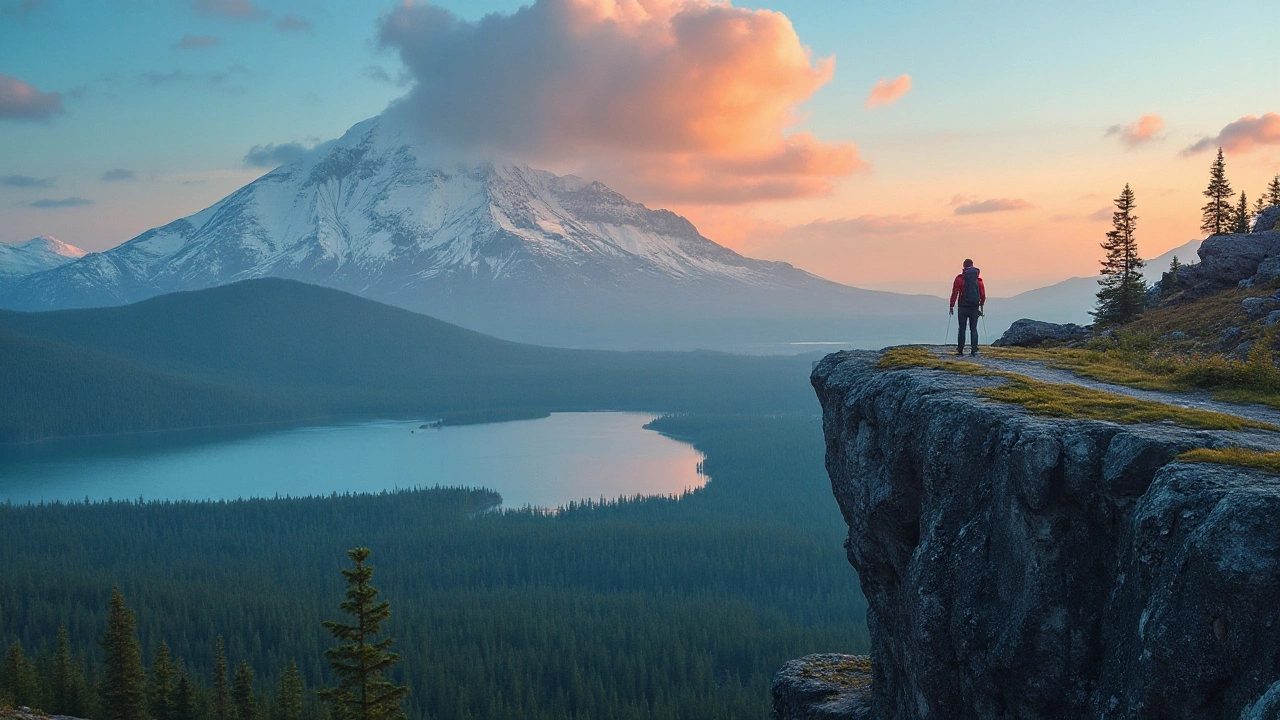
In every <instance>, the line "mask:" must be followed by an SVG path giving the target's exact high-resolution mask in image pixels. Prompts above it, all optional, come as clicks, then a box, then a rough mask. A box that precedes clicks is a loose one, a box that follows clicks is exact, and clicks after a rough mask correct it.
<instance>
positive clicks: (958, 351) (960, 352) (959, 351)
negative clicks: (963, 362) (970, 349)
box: [956, 348, 964, 357]
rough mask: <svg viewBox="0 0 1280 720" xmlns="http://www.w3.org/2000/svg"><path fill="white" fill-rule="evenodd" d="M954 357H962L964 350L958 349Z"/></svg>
mask: <svg viewBox="0 0 1280 720" xmlns="http://www.w3.org/2000/svg"><path fill="white" fill-rule="evenodd" d="M956 355H959V356H961V357H963V356H964V348H960V349H959V350H957V351H956Z"/></svg>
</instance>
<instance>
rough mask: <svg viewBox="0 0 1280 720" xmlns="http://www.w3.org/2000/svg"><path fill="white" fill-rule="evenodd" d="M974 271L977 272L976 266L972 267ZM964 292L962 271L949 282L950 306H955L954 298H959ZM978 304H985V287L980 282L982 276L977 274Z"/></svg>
mask: <svg viewBox="0 0 1280 720" xmlns="http://www.w3.org/2000/svg"><path fill="white" fill-rule="evenodd" d="M972 270H973V271H974V272H979V270H978V268H972ZM963 293H964V273H963V272H962V273H960V274H959V275H957V276H956V281H955V282H953V283H951V307H953V308H954V307H955V306H956V300H958V299H960V295H961V294H963ZM978 297H979V300H978V305H986V304H987V287H986V286H985V285H983V284H982V276H981V275H979V276H978Z"/></svg>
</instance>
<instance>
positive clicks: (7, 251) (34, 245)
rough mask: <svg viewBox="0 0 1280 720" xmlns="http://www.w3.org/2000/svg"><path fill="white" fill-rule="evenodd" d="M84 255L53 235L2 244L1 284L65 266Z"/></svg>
mask: <svg viewBox="0 0 1280 720" xmlns="http://www.w3.org/2000/svg"><path fill="white" fill-rule="evenodd" d="M84 254H85V252H84V250H81V249H80V248H78V247H76V246H75V245H71V244H69V243H64V242H62V241H61V240H59V239H58V238H56V237H53V236H51V235H41V236H40V237H38V238H33V239H31V240H28V241H26V242H24V243H19V244H13V245H10V244H8V243H0V283H5V282H13V281H15V280H17V279H19V278H23V277H26V276H27V275H31V274H34V273H38V272H41V271H44V270H49V269H51V268H56V267H58V266H60V265H65V264H67V263H69V262H71V261H73V260H76V259H78V258H81V257H84Z"/></svg>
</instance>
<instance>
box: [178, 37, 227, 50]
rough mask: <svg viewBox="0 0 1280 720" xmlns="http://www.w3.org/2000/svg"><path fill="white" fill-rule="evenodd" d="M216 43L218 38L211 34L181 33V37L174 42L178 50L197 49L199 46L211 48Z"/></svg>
mask: <svg viewBox="0 0 1280 720" xmlns="http://www.w3.org/2000/svg"><path fill="white" fill-rule="evenodd" d="M217 44H218V38H216V37H214V36H212V35H191V34H187V35H183V36H182V39H181V40H179V41H178V42H177V43H175V44H174V47H175V48H177V49H179V50H199V49H201V48H211V47H214V46H216V45H217Z"/></svg>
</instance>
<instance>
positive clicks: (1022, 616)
mask: <svg viewBox="0 0 1280 720" xmlns="http://www.w3.org/2000/svg"><path fill="white" fill-rule="evenodd" d="M876 358H877V356H876V354H874V353H837V354H834V355H830V356H828V357H827V358H825V359H824V360H823V361H822V362H821V363H819V364H818V365H817V366H816V367H815V369H814V372H813V376H812V381H813V385H814V388H815V390H816V391H817V394H818V398H819V399H820V401H821V403H822V407H823V431H824V433H825V435H826V442H827V456H826V462H827V470H828V472H829V474H830V477H831V483H832V490H833V492H834V494H835V497H836V499H837V501H838V503H839V505H840V509H841V512H842V513H843V515H844V519H845V521H846V523H847V524H848V526H849V535H848V540H847V544H846V548H847V550H848V556H849V561H850V563H851V564H852V565H853V566H854V567H855V568H856V569H857V571H858V577H859V580H860V582H861V585H862V589H863V593H864V594H865V595H866V598H867V601H868V604H869V608H868V611H867V625H868V630H869V632H870V636H871V657H872V659H873V676H874V678H873V682H872V686H871V688H872V690H871V693H872V702H871V704H872V707H871V716H872V717H876V718H885V719H895V720H908V719H911V720H914V719H917V718H921V719H922V718H975V719H976V718H982V719H983V720H989V719H997V718H1020V719H1027V718H1071V717H1082V718H1083V717H1090V718H1104V719H1106V720H1118V719H1121V718H1132V719H1134V720H1136V719H1137V718H1232V719H1234V718H1239V717H1241V716H1242V713H1250V712H1254V711H1255V710H1256V711H1257V713H1263V714H1262V715H1259V716H1260V717H1273V716H1272V715H1266V714H1265V713H1266V712H1268V710H1267V708H1272V707H1275V706H1276V705H1278V704H1280V691H1278V690H1272V691H1271V692H1270V693H1268V690H1269V688H1272V686H1273V684H1275V683H1276V682H1277V681H1280V523H1277V522H1276V518H1277V517H1280V482H1278V481H1277V478H1276V477H1275V476H1272V475H1267V474H1263V473H1261V472H1257V471H1251V470H1242V469H1237V468H1228V467H1224V466H1217V465H1208V464H1183V463H1177V462H1174V457H1175V456H1177V455H1178V454H1179V453H1181V452H1182V451H1184V450H1187V449H1190V448H1194V447H1211V446H1219V445H1223V444H1241V445H1246V446H1248V445H1250V444H1257V445H1261V444H1263V443H1264V442H1266V441H1267V440H1266V439H1264V437H1263V436H1262V435H1259V434H1257V433H1253V434H1250V433H1225V432H1212V433H1211V432H1203V431H1196V430H1189V429H1184V428H1181V427H1177V426H1173V425H1168V424H1155V425H1127V426H1120V425H1116V424H1112V423H1105V422H1096V421H1080V420H1057V419H1045V418H1039V417H1034V416H1031V415H1029V414H1028V413H1027V412H1026V411H1024V410H1023V409H1022V408H1019V407H1015V406H1009V405H1001V404H996V403H989V402H982V401H980V400H978V399H977V398H976V396H975V395H974V394H973V392H972V390H973V389H975V388H976V387H979V386H982V385H987V384H991V383H995V382H1001V381H1000V380H999V379H995V378H990V377H981V376H967V375H960V374H954V373H946V372H942V371H936V370H924V369H903V370H880V369H877V368H876V367H875V364H874V362H875V360H876ZM1273 695H1274V696H1276V697H1272V696H1273ZM1268 698H1270V699H1268ZM1259 708H1261V709H1259ZM1257 713H1255V715H1256V714H1257Z"/></svg>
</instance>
